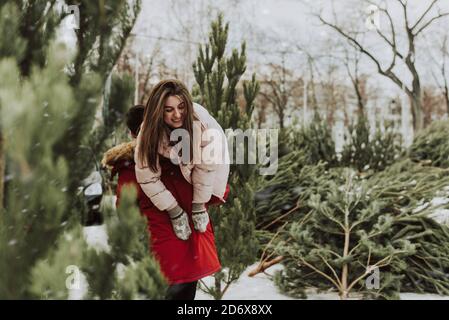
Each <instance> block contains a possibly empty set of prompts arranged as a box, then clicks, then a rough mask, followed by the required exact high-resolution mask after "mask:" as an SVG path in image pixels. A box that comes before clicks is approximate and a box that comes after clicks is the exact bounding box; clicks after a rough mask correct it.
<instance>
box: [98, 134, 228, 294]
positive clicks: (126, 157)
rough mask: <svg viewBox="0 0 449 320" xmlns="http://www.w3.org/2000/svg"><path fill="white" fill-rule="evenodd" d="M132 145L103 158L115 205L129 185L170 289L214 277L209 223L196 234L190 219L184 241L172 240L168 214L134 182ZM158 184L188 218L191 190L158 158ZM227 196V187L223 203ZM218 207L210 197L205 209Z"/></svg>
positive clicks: (174, 169)
mask: <svg viewBox="0 0 449 320" xmlns="http://www.w3.org/2000/svg"><path fill="white" fill-rule="evenodd" d="M134 146H135V142H131V143H124V144H121V145H118V146H116V147H114V148H112V149H110V150H109V151H108V152H106V154H105V157H104V158H103V164H104V165H107V166H109V167H110V168H112V175H113V176H114V175H115V174H118V183H117V202H116V204H117V205H118V204H119V202H120V194H121V190H122V188H123V186H124V185H127V184H131V185H134V186H135V187H136V189H137V200H138V203H139V208H140V212H141V213H142V214H143V215H145V217H146V218H147V221H148V231H149V232H150V249H151V251H152V252H153V253H154V255H155V257H156V259H157V260H158V261H159V264H160V267H161V271H162V273H163V274H164V275H165V277H166V278H167V280H168V282H169V284H170V285H172V284H176V283H184V282H192V281H196V280H199V279H201V278H203V277H206V276H209V275H212V274H214V273H215V272H217V271H219V270H220V269H221V265H220V262H219V260H218V255H217V250H216V247H215V237H214V230H213V226H212V224H211V223H209V225H208V226H207V230H206V232H204V233H200V232H198V231H196V230H195V229H194V227H193V223H192V220H191V219H190V228H191V229H192V235H191V236H190V238H189V239H188V240H186V241H184V240H181V239H179V238H178V237H176V235H175V233H174V231H173V228H172V225H171V222H170V218H169V216H168V214H167V213H166V212H163V211H160V210H159V209H157V208H156V207H155V206H154V205H153V203H152V202H151V200H150V199H149V198H148V197H147V196H146V195H145V194H144V192H143V191H142V189H141V188H140V185H139V184H138V183H137V180H136V173H135V168H134V167H135V163H134V161H133V149H134ZM160 159H161V161H160V165H161V170H162V174H161V181H162V182H163V183H164V185H165V186H166V188H167V189H168V190H169V191H170V192H171V193H172V194H173V196H174V197H175V198H176V200H177V201H178V204H179V205H180V206H181V207H182V208H183V209H184V210H185V211H186V212H187V214H188V215H189V217H190V216H191V214H192V199H193V187H192V185H191V184H190V183H189V182H187V180H185V178H184V176H183V175H182V173H181V171H180V169H179V166H177V165H174V164H172V163H171V161H170V160H169V159H165V158H163V157H161V158H160ZM228 193H229V186H227V189H226V193H225V196H224V199H226V198H227V196H228ZM212 204H217V205H219V204H222V202H221V201H220V199H218V198H216V197H215V196H212V198H211V200H210V201H209V202H208V203H207V205H206V206H209V205H212Z"/></svg>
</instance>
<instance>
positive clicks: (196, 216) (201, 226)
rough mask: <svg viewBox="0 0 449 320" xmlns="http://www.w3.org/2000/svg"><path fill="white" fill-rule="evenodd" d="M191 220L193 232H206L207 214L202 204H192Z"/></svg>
mask: <svg viewBox="0 0 449 320" xmlns="http://www.w3.org/2000/svg"><path fill="white" fill-rule="evenodd" d="M192 220H193V226H194V228H195V230H197V231H199V232H205V231H206V229H207V225H208V224H209V214H208V213H207V210H206V206H205V204H204V203H192Z"/></svg>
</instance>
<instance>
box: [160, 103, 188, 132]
mask: <svg viewBox="0 0 449 320" xmlns="http://www.w3.org/2000/svg"><path fill="white" fill-rule="evenodd" d="M185 115H186V105H185V103H184V101H182V100H181V99H180V98H179V97H178V96H169V97H168V98H167V100H166V101H165V106H164V122H165V123H166V124H167V125H168V126H170V127H171V128H173V129H176V128H181V127H182V125H183V123H184V119H185Z"/></svg>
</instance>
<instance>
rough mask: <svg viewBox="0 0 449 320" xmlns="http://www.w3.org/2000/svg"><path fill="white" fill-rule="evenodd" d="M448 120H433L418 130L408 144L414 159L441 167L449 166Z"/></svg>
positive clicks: (410, 154)
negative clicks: (424, 127)
mask: <svg viewBox="0 0 449 320" xmlns="http://www.w3.org/2000/svg"><path fill="white" fill-rule="evenodd" d="M448 129H449V121H448V120H440V121H434V122H433V123H432V124H430V125H429V126H428V127H427V128H426V129H424V130H422V131H421V132H419V133H418V134H417V135H416V137H415V138H414V140H413V143H412V145H411V146H410V150H409V156H410V158H411V159H413V160H414V161H419V162H422V163H424V164H427V165H432V166H437V167H441V168H448V167H449V130H448Z"/></svg>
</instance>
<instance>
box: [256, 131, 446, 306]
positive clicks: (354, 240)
mask: <svg viewBox="0 0 449 320" xmlns="http://www.w3.org/2000/svg"><path fill="white" fill-rule="evenodd" d="M361 128H362V130H356V131H355V132H354V134H353V138H354V139H353V140H352V142H350V143H355V144H357V145H359V146H360V143H366V141H368V143H370V144H372V143H373V141H370V140H368V135H367V134H366V133H367V130H366V127H365V128H364V127H361ZM440 130H442V131H443V130H444V129H443V128H440ZM308 132H309V134H312V135H313V134H314V133H316V132H319V131H308ZM358 134H360V135H361V136H360V137H359V136H357V135H358ZM442 134H444V133H443V132H440V133H439V134H438V133H436V132H435V139H439V137H440V136H441V135H442ZM376 139H378V140H380V141H383V139H385V136H383V135H382V136H379V137H377V138H375V139H374V141H376ZM417 139H422V138H419V137H417ZM317 140H319V138H317V136H311V137H307V138H305V139H302V141H317ZM385 140H388V139H385ZM418 141H420V140H418ZM415 142H416V141H415ZM434 143H435V142H434V141H432V140H431V139H429V140H427V142H426V145H434ZM383 145H384V144H382V143H380V144H379V145H378V146H376V148H381V147H382V146H383ZM315 150H316V149H315V148H307V147H303V148H301V149H300V150H297V151H293V152H291V153H290V154H288V155H286V156H284V157H283V158H281V160H280V163H279V168H278V171H277V173H276V175H275V176H274V177H271V178H270V179H267V180H266V181H265V182H264V184H263V186H262V191H261V192H259V193H258V194H257V198H258V202H257V211H256V212H257V218H258V228H260V229H261V230H262V231H263V232H264V233H263V236H264V238H263V242H264V244H266V246H265V250H264V254H265V257H266V256H268V255H271V256H272V255H275V254H276V255H277V256H280V257H282V263H283V264H284V266H285V269H284V270H283V271H282V272H280V273H277V274H276V277H275V282H276V283H277V284H278V285H279V286H280V288H281V289H282V290H283V291H284V292H286V293H287V294H291V295H293V296H299V297H304V296H305V295H306V293H307V290H308V289H310V288H316V289H318V290H325V291H327V290H332V289H333V290H336V291H337V292H338V293H339V294H340V297H341V298H347V297H349V296H351V294H352V293H354V294H356V296H357V295H358V296H360V295H361V296H364V297H374V298H398V294H399V292H401V291H404V290H406V291H416V292H431V293H439V294H447V293H448V284H449V282H448V281H447V276H446V275H447V272H448V270H449V268H448V267H449V263H448V261H449V260H447V257H448V252H449V251H448V250H447V247H448V245H447V244H448V241H449V237H448V235H449V233H448V231H449V230H448V228H447V226H444V225H440V224H438V223H436V222H435V221H434V220H432V219H431V218H430V214H432V213H433V212H434V211H435V210H436V209H437V208H438V206H434V205H432V199H433V198H434V197H435V196H437V195H445V193H444V192H445V191H444V188H445V187H447V185H448V183H449V180H448V178H449V176H448V172H447V170H444V169H440V168H437V167H428V166H424V165H428V164H427V163H413V162H412V161H411V159H409V158H407V157H402V158H400V159H398V160H396V162H395V163H394V164H390V165H387V166H385V167H383V166H380V167H377V168H376V170H377V171H378V172H372V173H371V174H369V175H360V174H358V172H357V171H354V169H356V170H357V169H360V168H362V169H363V168H364V166H366V165H367V164H369V163H370V162H369V161H371V160H370V157H368V156H367V155H370V154H371V155H372V156H373V157H374V156H375V155H374V154H373V151H372V150H377V149H375V148H374V147H372V146H370V145H367V146H366V148H358V150H359V152H360V154H358V155H357V157H354V158H353V159H356V161H355V162H344V161H341V162H338V163H336V165H334V166H333V167H329V165H328V163H327V162H326V161H322V160H326V158H327V156H323V158H324V159H320V156H318V157H316V156H315V155H319V153H318V152H315ZM389 151H391V153H388V152H389ZM376 152H377V151H376ZM395 152H396V151H393V150H392V149H391V146H386V147H385V150H382V151H381V152H379V153H378V154H377V155H381V154H387V155H388V154H391V155H394V154H395ZM322 154H323V155H325V153H322ZM395 156H397V154H396V155H395ZM386 159H388V157H387V158H386ZM311 160H315V161H311ZM354 164H358V165H356V166H354ZM351 166H354V167H353V168H350V167H351ZM373 168H374V166H373ZM382 169H383V170H382ZM434 257H438V258H437V259H435V258H434ZM263 258H264V257H263ZM374 267H378V268H379V269H378V270H379V272H380V276H381V281H380V284H381V285H380V287H379V288H378V289H376V290H371V289H369V288H368V287H367V286H366V283H365V281H366V279H367V277H368V276H370V275H371V272H372V270H373V268H374ZM351 292H352V293H351ZM352 296H354V295H353V294H352Z"/></svg>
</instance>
